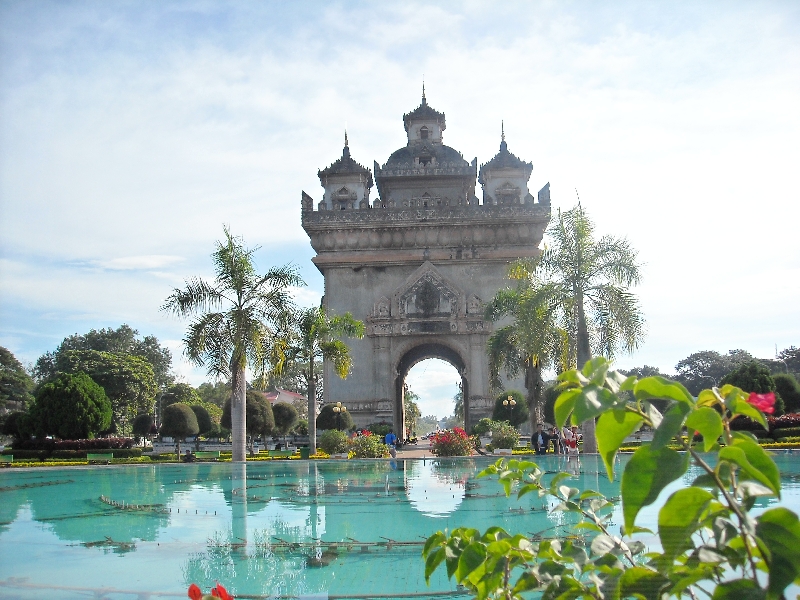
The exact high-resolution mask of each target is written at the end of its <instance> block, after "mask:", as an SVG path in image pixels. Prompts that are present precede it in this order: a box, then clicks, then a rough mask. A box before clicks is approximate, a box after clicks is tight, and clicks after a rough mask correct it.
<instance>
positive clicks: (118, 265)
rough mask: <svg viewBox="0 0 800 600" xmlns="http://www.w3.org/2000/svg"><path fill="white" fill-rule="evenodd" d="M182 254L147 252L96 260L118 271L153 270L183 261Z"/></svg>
mask: <svg viewBox="0 0 800 600" xmlns="http://www.w3.org/2000/svg"><path fill="white" fill-rule="evenodd" d="M183 261H184V258H183V257H182V256H170V255H168V254H149V255H146V256H124V257H122V258H112V259H111V260H105V261H100V262H98V263H97V264H98V266H100V267H103V268H104V269H111V270H118V271H130V270H139V271H153V270H154V269H160V268H162V267H167V266H170V265H174V264H177V263H180V262H183Z"/></svg>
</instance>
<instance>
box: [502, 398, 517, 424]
mask: <svg viewBox="0 0 800 600" xmlns="http://www.w3.org/2000/svg"><path fill="white" fill-rule="evenodd" d="M516 404H517V403H516V402H515V401H514V397H513V396H512V395H511V394H509V395H508V398H506V399H505V400H503V406H508V417H509V418H508V420H509V422H511V424H512V425H513V424H514V407H515V406H516Z"/></svg>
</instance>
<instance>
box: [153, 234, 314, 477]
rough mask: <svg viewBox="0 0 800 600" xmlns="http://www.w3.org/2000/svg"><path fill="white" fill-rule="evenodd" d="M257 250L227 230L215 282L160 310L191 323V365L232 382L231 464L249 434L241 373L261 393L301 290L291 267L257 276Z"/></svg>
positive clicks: (240, 456)
mask: <svg viewBox="0 0 800 600" xmlns="http://www.w3.org/2000/svg"><path fill="white" fill-rule="evenodd" d="M255 250H256V249H255V248H253V249H248V248H245V246H244V242H243V240H242V239H241V238H236V237H233V235H231V233H230V231H229V230H228V228H227V227H226V228H225V241H224V242H217V249H216V251H215V252H214V254H213V255H212V259H213V262H214V270H215V272H216V279H215V281H214V283H213V284H212V283H208V282H206V281H204V280H202V279H200V278H197V277H196V278H194V279H192V280H190V281H187V282H186V288H185V289H183V290H180V289H175V290H174V291H173V293H172V294H171V295H170V296H169V298H167V301H166V303H165V304H164V306H163V310H166V311H170V312H172V313H174V314H177V315H179V316H181V317H191V316H194V317H195V320H194V321H193V322H192V323H191V325H190V326H189V330H188V332H187V334H186V337H185V338H184V340H183V342H184V345H185V348H186V355H187V357H188V358H189V360H191V361H192V362H193V363H195V364H197V365H201V366H202V365H205V366H206V367H207V369H208V373H209V374H210V375H212V376H214V378H215V379H225V380H228V379H230V381H231V387H232V390H231V407H232V408H231V436H232V439H233V460H234V461H235V462H243V461H244V460H245V441H246V440H245V438H246V432H247V422H246V419H247V415H246V409H245V404H246V400H245V398H246V392H247V381H246V380H245V371H246V369H247V367H248V366H249V367H250V368H251V369H252V370H253V371H254V373H255V375H256V383H257V386H258V387H264V385H265V384H266V378H267V375H268V371H269V367H270V366H271V364H272V363H271V361H272V360H273V359H274V358H275V357H274V350H275V346H274V342H275V334H276V329H277V327H278V326H279V324H281V323H283V322H284V321H285V319H286V313H287V312H288V311H290V310H291V309H292V308H293V306H294V304H293V302H292V299H291V295H290V293H289V292H290V290H289V288H290V286H296V285H303V280H302V279H301V278H300V276H299V275H298V274H297V271H296V269H295V268H294V267H292V266H288V265H287V266H284V267H279V268H276V267H273V268H271V269H270V270H269V271H267V273H266V274H265V275H259V274H258V273H257V272H256V267H255V264H254V262H253V253H254V252H255Z"/></svg>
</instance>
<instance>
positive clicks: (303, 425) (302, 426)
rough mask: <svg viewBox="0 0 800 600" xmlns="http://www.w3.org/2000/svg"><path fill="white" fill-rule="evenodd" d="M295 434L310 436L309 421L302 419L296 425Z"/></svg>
mask: <svg viewBox="0 0 800 600" xmlns="http://www.w3.org/2000/svg"><path fill="white" fill-rule="evenodd" d="M294 432H295V433H296V434H297V435H308V419H300V420H299V421H297V425H295V428H294Z"/></svg>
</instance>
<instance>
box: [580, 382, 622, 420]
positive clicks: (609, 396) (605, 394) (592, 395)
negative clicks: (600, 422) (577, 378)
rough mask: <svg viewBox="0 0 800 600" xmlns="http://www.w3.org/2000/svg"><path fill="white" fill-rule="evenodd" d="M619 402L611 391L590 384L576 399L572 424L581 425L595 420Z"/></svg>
mask: <svg viewBox="0 0 800 600" xmlns="http://www.w3.org/2000/svg"><path fill="white" fill-rule="evenodd" d="M618 400H619V399H618V398H617V396H616V395H614V394H613V393H612V392H611V391H609V390H607V389H606V388H604V387H600V386H597V385H594V384H593V383H590V384H589V385H587V386H586V387H584V388H583V390H581V393H580V394H578V395H577V396H576V397H575V407H574V409H573V412H572V422H573V423H575V424H577V425H580V424H581V423H584V422H585V421H588V420H589V419H594V418H595V417H596V416H598V415H600V414H601V413H603V412H604V411H606V410H607V409H609V408H611V407H612V406H614V404H616V403H617V402H618Z"/></svg>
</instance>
